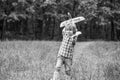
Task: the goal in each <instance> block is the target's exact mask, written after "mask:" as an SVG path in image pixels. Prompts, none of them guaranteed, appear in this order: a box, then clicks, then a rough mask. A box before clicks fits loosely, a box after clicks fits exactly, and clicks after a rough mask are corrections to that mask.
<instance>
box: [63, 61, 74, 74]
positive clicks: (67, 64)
mask: <svg viewBox="0 0 120 80" xmlns="http://www.w3.org/2000/svg"><path fill="white" fill-rule="evenodd" d="M64 66H65V73H66V75H67V76H71V66H72V59H65V61H64Z"/></svg>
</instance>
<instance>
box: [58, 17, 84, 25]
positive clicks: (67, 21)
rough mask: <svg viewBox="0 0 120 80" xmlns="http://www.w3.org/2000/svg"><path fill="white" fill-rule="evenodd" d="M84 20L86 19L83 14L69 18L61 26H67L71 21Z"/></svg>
mask: <svg viewBox="0 0 120 80" xmlns="http://www.w3.org/2000/svg"><path fill="white" fill-rule="evenodd" d="M83 20H85V18H84V17H82V16H81V17H76V18H71V19H69V20H66V21H63V22H61V24H60V27H65V26H67V24H68V23H71V22H72V23H74V24H75V23H78V22H80V21H83Z"/></svg>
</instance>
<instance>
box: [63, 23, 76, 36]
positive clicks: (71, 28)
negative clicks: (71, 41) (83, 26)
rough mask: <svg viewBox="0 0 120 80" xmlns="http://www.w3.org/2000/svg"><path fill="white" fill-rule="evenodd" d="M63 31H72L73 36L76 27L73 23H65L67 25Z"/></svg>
mask: <svg viewBox="0 0 120 80" xmlns="http://www.w3.org/2000/svg"><path fill="white" fill-rule="evenodd" d="M65 31H73V34H74V33H76V31H77V28H76V25H75V24H74V23H67V25H66V26H65Z"/></svg>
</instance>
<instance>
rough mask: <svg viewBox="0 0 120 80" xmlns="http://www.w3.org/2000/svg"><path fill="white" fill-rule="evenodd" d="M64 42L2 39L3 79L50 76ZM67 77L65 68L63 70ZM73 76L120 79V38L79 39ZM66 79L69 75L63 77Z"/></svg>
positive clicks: (44, 79)
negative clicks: (83, 40)
mask: <svg viewBox="0 0 120 80" xmlns="http://www.w3.org/2000/svg"><path fill="white" fill-rule="evenodd" d="M59 46H60V42H52V41H5V42H0V80H49V79H50V78H51V77H52V75H53V72H54V66H55V63H56V56H57V52H58V49H59ZM61 74H62V78H63V77H64V69H63V70H62V73H61ZM72 77H73V80H120V42H104V41H96V42H95V41H94V42H77V44H76V46H75V52H74V58H73V66H72ZM63 80H65V79H63Z"/></svg>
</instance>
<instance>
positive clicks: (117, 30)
mask: <svg viewBox="0 0 120 80" xmlns="http://www.w3.org/2000/svg"><path fill="white" fill-rule="evenodd" d="M68 12H70V13H71V15H72V17H77V16H84V17H85V18H86V20H85V21H83V22H79V23H77V24H76V25H77V28H78V30H80V31H82V33H83V34H82V35H81V36H79V37H78V40H79V41H86V40H87V41H88V40H98V39H99V40H107V41H111V40H112V41H119V40H120V0H0V40H55V41H59V40H61V39H62V34H61V31H62V28H60V27H59V25H60V22H62V21H64V20H67V19H68V16H67V13H68Z"/></svg>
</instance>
